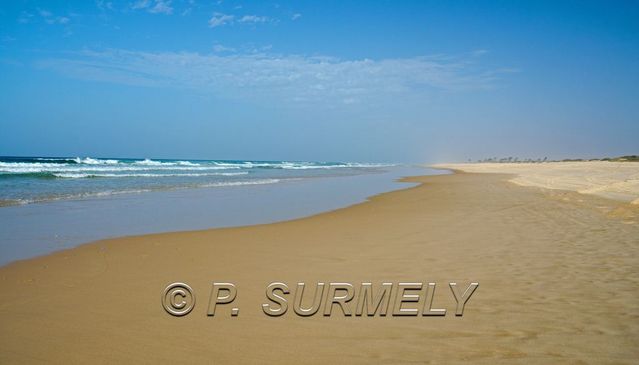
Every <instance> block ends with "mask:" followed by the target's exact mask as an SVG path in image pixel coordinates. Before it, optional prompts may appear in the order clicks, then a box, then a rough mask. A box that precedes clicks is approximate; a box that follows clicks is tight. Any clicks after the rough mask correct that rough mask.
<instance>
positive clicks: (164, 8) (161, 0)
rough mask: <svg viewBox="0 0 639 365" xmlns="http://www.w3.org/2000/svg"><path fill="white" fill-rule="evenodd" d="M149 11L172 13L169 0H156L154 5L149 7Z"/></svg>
mask: <svg viewBox="0 0 639 365" xmlns="http://www.w3.org/2000/svg"><path fill="white" fill-rule="evenodd" d="M149 12H150V13H154V14H157V13H162V14H167V15H170V14H173V8H172V7H171V0H156V1H155V6H154V7H152V8H151V9H149Z"/></svg>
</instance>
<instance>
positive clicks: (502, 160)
mask: <svg viewBox="0 0 639 365" xmlns="http://www.w3.org/2000/svg"><path fill="white" fill-rule="evenodd" d="M575 161H613V162H639V156H637V155H629V156H619V157H605V158H593V159H589V160H588V159H581V158H576V159H570V158H566V159H563V160H549V159H548V157H544V158H536V159H534V158H522V159H520V158H519V157H502V158H497V157H489V158H484V159H481V160H476V161H473V160H472V159H468V162H476V163H481V162H494V163H542V162H575Z"/></svg>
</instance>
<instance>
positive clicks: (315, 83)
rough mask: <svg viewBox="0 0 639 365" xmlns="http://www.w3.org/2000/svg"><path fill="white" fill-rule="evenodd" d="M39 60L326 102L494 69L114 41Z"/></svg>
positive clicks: (488, 74)
mask: <svg viewBox="0 0 639 365" xmlns="http://www.w3.org/2000/svg"><path fill="white" fill-rule="evenodd" d="M220 50H221V48H220ZM39 66H41V67H44V68H49V69H53V70H55V71H58V72H61V73H63V74H66V75H68V76H70V77H74V78H78V79H83V80H92V81H103V82H112V83H122V84H129V85H141V86H153V87H180V88H186V89H192V90H196V91H198V92H204V93H211V94H213V95H217V96H220V97H231V98H241V99H244V100H256V101H274V102H278V103H281V102H284V103H286V102H293V101H297V102H301V103H315V102H322V103H331V104H336V103H337V104H355V103H362V102H371V103H375V102H379V101H386V102H388V101H389V100H397V101H402V100H407V99H411V100H417V99H420V98H422V99H423V98H427V97H428V95H431V93H432V92H441V91H446V92H448V91H464V90H478V89H479V90H481V89H487V88H490V87H492V86H493V84H494V82H495V79H496V78H497V76H498V75H499V74H500V71H498V70H485V69H482V68H481V67H480V66H479V65H477V64H475V63H474V62H472V61H471V60H470V58H469V59H459V58H454V57H443V56H431V57H411V58H391V59H381V60H370V59H360V60H341V59H337V58H331V57H309V56H301V55H276V54H264V53H258V54H229V55H220V54H209V55H202V54H199V53H174V52H165V53H151V52H137V51H127V50H117V49H114V50H107V51H99V52H95V51H84V52H80V53H75V54H72V55H71V56H69V57H66V58H56V59H48V60H45V61H41V62H40V63H39ZM420 100H421V99H420Z"/></svg>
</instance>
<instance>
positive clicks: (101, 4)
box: [95, 0, 113, 11]
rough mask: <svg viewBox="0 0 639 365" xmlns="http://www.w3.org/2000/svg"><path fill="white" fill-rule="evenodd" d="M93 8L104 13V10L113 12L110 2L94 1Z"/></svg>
mask: <svg viewBox="0 0 639 365" xmlns="http://www.w3.org/2000/svg"><path fill="white" fill-rule="evenodd" d="M95 6H97V7H98V9H100V10H102V11H104V10H113V2H111V1H104V0H96V1H95Z"/></svg>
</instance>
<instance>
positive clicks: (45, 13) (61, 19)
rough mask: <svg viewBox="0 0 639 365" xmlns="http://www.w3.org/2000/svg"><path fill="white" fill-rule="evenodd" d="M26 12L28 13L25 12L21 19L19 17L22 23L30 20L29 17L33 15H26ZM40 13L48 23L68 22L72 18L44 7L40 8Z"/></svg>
mask: <svg viewBox="0 0 639 365" xmlns="http://www.w3.org/2000/svg"><path fill="white" fill-rule="evenodd" d="M25 14H27V13H23V16H22V17H21V18H20V19H18V21H19V22H21V23H28V22H29V19H30V18H31V17H32V15H30V14H29V16H28V17H25V16H24V15H25ZM38 14H40V16H41V17H42V20H44V22H45V23H47V24H68V23H69V21H70V20H71V19H69V18H68V17H66V16H55V15H54V14H53V13H52V12H50V11H48V10H44V9H38Z"/></svg>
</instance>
